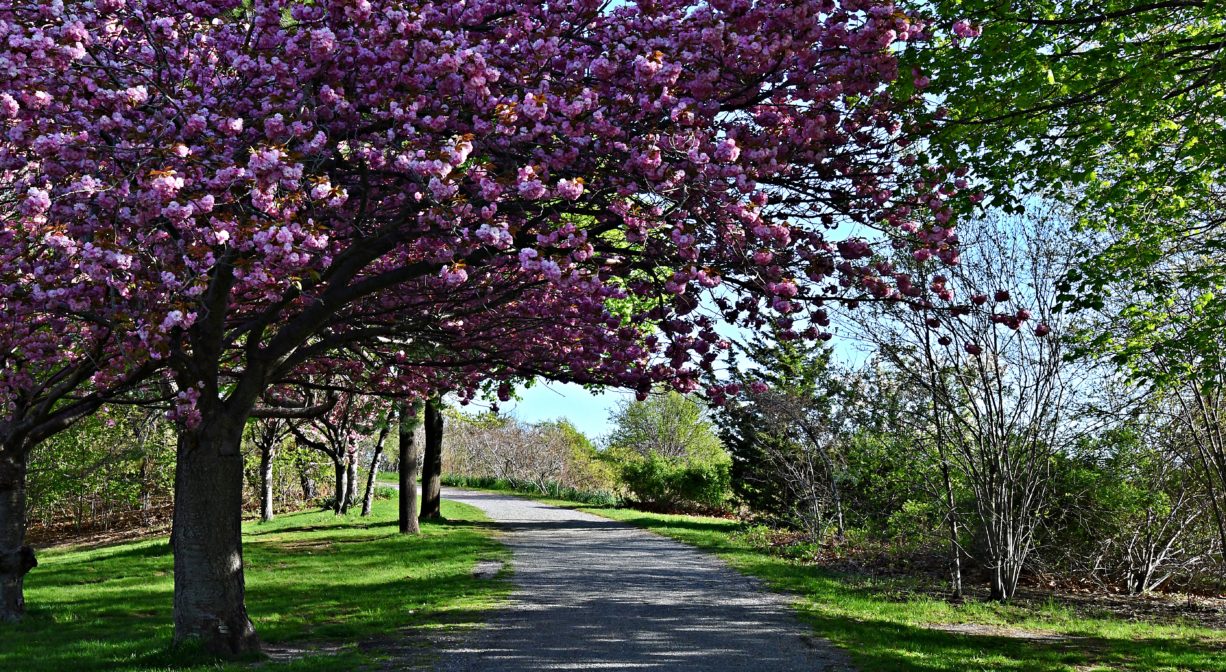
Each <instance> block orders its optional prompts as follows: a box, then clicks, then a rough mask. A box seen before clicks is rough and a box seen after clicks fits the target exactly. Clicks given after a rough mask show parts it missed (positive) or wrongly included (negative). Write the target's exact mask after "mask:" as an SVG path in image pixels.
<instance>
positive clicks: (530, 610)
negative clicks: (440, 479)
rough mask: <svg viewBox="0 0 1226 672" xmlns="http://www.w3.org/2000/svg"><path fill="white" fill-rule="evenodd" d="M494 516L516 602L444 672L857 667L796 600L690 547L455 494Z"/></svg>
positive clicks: (459, 650) (586, 519)
mask: <svg viewBox="0 0 1226 672" xmlns="http://www.w3.org/2000/svg"><path fill="white" fill-rule="evenodd" d="M443 496H444V497H446V498H447V499H451V500H455V501H458V502H464V503H466V504H471V505H473V506H476V507H479V508H481V509H483V510H484V511H485V512H486V514H487V515H489V517H490V518H491V519H493V520H494V521H495V522H497V523H499V527H500V528H501V529H502V531H503V535H502V541H503V542H504V543H505V544H506V545H507V546H508V547H509V548H510V549H511V551H512V554H513V561H512V565H513V566H512V569H513V571H514V574H513V576H512V580H513V582H514V585H515V590H514V593H513V595H512V597H511V601H510V604H508V605H507V606H506V607H504V608H502V609H500V610H498V611H497V612H495V613H494V615H493V616H492V617H491V618H490V621H489V623H488V624H487V625H486V626H485V627H483V628H481V629H478V630H474V631H470V632H469V633H468V635H467V636H466V637H463V638H460V639H458V640H457V641H444V642H439V643H438V645H439V647H440V648H439V649H436V650H435V651H434V653H435V654H437V656H438V658H436V666H435V669H436V670H439V671H440V672H470V671H471V672H475V671H478V670H480V671H482V672H485V671H489V672H494V671H498V672H504V671H505V672H518V671H521V670H522V671H525V672H526V671H528V670H533V671H535V670H670V671H672V670H676V671H682V672H686V671H698V670H702V671H703V672H725V671H727V672H733V671H740V670H751V671H753V672H791V671H793V670H806V671H815V670H823V671H824V670H850V669H851V668H850V666H849V665H848V664H847V662H846V656H845V655H844V654H843V653H842V652H840V651H839V650H838V649H836V648H834V647H833V646H832V645H831V644H829V643H828V642H825V641H822V640H819V639H816V638H814V637H813V636H812V635H811V634H810V632H809V629H808V628H807V627H806V626H804V625H803V624H801V623H800V622H799V621H797V620H796V618H795V617H794V616H793V614H792V613H791V609H790V607H789V605H788V599H787V598H785V597H783V596H780V595H776V594H773V593H770V592H768V591H766V590H765V589H764V588H763V587H762V585H761V584H760V583H759V582H757V581H756V580H754V579H751V578H748V577H745V576H743V575H741V574H739V573H737V572H736V571H734V570H732V569H731V568H730V567H728V566H727V565H726V564H724V562H723V561H721V560H719V559H718V558H715V557H713V556H711V555H708V554H705V553H702V552H700V551H698V550H696V549H694V548H691V547H689V546H686V545H684V544H681V543H678V542H675V541H672V540H670V539H666V538H664V537H661V536H658V535H655V534H652V533H650V532H645V531H643V530H640V529H638V528H635V527H632V526H630V525H626V524H624V523H618V522H615V521H611V520H607V519H604V518H600V517H597V516H593V515H589V514H586V513H580V512H578V511H571V510H569V509H561V508H557V507H553V506H548V505H545V504H541V503H538V502H534V501H531V500H528V499H523V498H519V497H514V496H510V495H501V494H492V493H484V492H472V491H465V490H457V489H453V488H448V489H445V490H444V491H443Z"/></svg>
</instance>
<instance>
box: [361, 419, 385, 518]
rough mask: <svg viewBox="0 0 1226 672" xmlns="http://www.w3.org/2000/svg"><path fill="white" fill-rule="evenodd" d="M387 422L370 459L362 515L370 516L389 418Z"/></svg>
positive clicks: (381, 430)
mask: <svg viewBox="0 0 1226 672" xmlns="http://www.w3.org/2000/svg"><path fill="white" fill-rule="evenodd" d="M387 420H388V422H387V423H385V424H384V425H383V427H381V428H380V429H379V440H378V441H375V454H374V455H372V456H371V458H370V473H368V474H366V493H365V494H364V495H363V496H362V515H363V516H369V515H370V507H371V504H373V503H374V500H375V479H376V478H378V476H379V462H380V461H381V460H382V459H383V443H384V442H385V441H387V433H388V431H390V430H391V424H390V423H391V420H392V418H391V416H390V415H389V416H388V418H387Z"/></svg>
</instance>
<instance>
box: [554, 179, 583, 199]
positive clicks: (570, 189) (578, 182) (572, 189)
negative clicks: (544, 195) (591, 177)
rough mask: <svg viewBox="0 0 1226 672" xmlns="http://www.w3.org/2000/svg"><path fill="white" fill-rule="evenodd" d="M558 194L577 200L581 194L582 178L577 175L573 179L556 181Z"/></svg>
mask: <svg viewBox="0 0 1226 672" xmlns="http://www.w3.org/2000/svg"><path fill="white" fill-rule="evenodd" d="M557 190H558V196H561V197H562V198H564V199H566V200H568V201H577V200H579V197H580V196H582V195H583V178H581V177H577V178H575V179H573V180H559V181H558V188H557Z"/></svg>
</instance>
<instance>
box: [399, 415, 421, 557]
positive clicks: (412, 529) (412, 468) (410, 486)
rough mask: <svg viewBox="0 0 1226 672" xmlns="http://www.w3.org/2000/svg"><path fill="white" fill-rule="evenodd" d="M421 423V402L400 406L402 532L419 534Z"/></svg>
mask: <svg viewBox="0 0 1226 672" xmlns="http://www.w3.org/2000/svg"><path fill="white" fill-rule="evenodd" d="M420 423H421V402H420V401H414V402H412V403H407V404H402V405H401V406H400V428H399V432H400V533H401V534H418V533H419V532H421V525H419V524H418V521H417V475H418V470H417V460H418V458H419V453H418V448H417V426H418V425H419V424H420Z"/></svg>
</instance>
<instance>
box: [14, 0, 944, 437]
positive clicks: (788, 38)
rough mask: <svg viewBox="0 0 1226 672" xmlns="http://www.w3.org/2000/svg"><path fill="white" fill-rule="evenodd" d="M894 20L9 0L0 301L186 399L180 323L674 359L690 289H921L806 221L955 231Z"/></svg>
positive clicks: (447, 366)
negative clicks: (905, 91)
mask: <svg viewBox="0 0 1226 672" xmlns="http://www.w3.org/2000/svg"><path fill="white" fill-rule="evenodd" d="M923 32H924V27H923V26H922V25H920V24H918V23H917V22H914V21H912V20H911V19H909V18H908V17H907V16H906V15H904V14H903V13H902V12H900V11H899V10H898V9H897V8H896V7H895V6H894V5H893V4H892V3H891V2H887V1H884V0H842V1H841V2H834V1H832V0H802V1H795V0H788V1H784V0H769V1H762V2H749V1H747V0H710V1H707V2H701V1H694V0H686V1H682V0H660V1H656V2H642V3H627V4H619V5H614V6H607V4H606V3H604V2H599V1H597V0H579V1H575V2H544V1H541V2H527V1H524V0H517V1H511V0H474V1H472V2H466V3H454V2H426V1H421V0H417V1H414V0H405V1H400V0H398V1H396V2H391V1H376V0H317V1H316V2H313V3H304V2H298V1H292V0H254V1H253V2H242V1H240V0H196V1H190V0H96V1H94V2H58V1H57V2H50V3H49V2H45V1H42V0H39V1H29V2H22V1H15V2H11V3H7V4H6V5H5V6H4V7H3V8H0V39H3V40H4V41H5V44H6V49H5V50H4V52H3V53H2V54H0V179H3V181H4V184H5V189H4V195H3V196H0V217H3V222H4V231H3V235H4V236H5V241H4V242H6V243H7V244H6V245H5V247H7V248H12V249H21V250H25V252H23V254H26V257H25V260H16V261H9V260H5V262H4V263H5V264H6V265H7V264H10V263H11V264H13V268H18V269H20V271H19V272H18V275H19V276H20V279H15V280H14V279H6V282H5V284H4V285H3V286H0V301H2V302H3V305H4V306H5V308H4V312H2V313H0V317H3V318H4V319H5V320H6V325H5V328H6V329H7V328H8V322H11V321H15V320H24V319H29V316H31V315H34V316H38V317H37V320H36V324H37V325H45V328H44V327H42V326H36V327H33V331H35V332H38V333H39V334H40V335H39V336H37V337H35V340H36V341H40V343H39V344H38V345H29V346H26V345H22V346H20V347H21V348H22V349H23V352H24V353H25V355H26V356H27V357H29V358H34V359H37V358H39V357H46V358H51V357H55V356H57V355H56V353H55V350H56V346H55V339H54V337H52V334H53V333H55V332H56V331H59V330H57V329H56V325H57V324H59V323H57V322H55V320H63V319H69V320H72V321H75V322H76V323H79V324H91V325H103V326H104V327H105V328H106V329H109V330H113V331H114V332H115V333H120V334H124V335H125V337H124V339H123V341H124V346H123V347H119V348H116V349H115V352H116V354H117V355H118V358H117V359H116V362H117V364H116V366H120V367H123V366H128V367H130V366H131V365H132V363H133V362H134V361H136V360H139V359H141V358H142V357H148V358H152V360H155V361H157V362H163V363H164V364H165V366H166V367H167V369H168V370H169V371H171V372H173V376H174V378H175V379H176V380H177V381H179V386H180V389H182V390H183V392H182V393H181V394H180V402H181V403H180V406H183V407H184V408H181V409H179V410H178V411H177V412H179V413H183V414H185V415H188V414H189V410H188V408H187V407H190V406H192V405H193V404H197V403H204V401H202V400H200V394H203V395H204V396H205V397H206V398H207V397H208V395H209V394H215V391H216V390H217V389H220V387H218V386H217V385H216V384H214V383H208V384H205V385H204V386H203V387H201V388H199V389H200V390H203V392H201V393H197V392H194V391H191V390H196V389H198V388H197V387H196V382H197V380H198V379H201V378H200V377H201V376H202V375H203V374H201V373H200V372H199V371H200V367H199V366H196V365H194V364H191V362H193V361H195V360H196V359H198V358H201V357H206V356H207V357H211V358H212V360H213V361H220V374H219V375H220V376H221V377H222V378H223V379H224V378H225V377H227V376H229V377H231V378H233V379H239V378H242V377H243V376H246V375H255V374H254V373H251V372H253V371H255V370H256V369H257V367H256V366H255V362H256V361H257V360H258V361H259V362H260V368H259V369H258V370H259V378H260V381H261V383H260V384H263V385H267V384H271V383H274V382H276V381H277V380H280V379H284V378H286V377H289V376H291V375H292V374H294V372H295V371H301V370H303V367H307V368H308V369H309V367H312V366H315V367H319V366H328V367H330V366H336V365H339V364H341V363H343V362H349V363H351V364H352V365H354V366H356V367H360V368H367V369H370V370H372V371H374V373H373V374H370V375H372V377H373V378H374V379H375V380H374V381H373V382H372V384H376V385H380V386H385V387H387V388H388V389H391V388H394V387H395V386H396V385H398V384H399V385H400V386H401V387H403V388H405V389H408V390H412V391H415V393H417V392H421V391H422V389H424V388H429V387H431V386H434V385H442V384H446V385H449V386H453V387H458V388H459V389H462V390H465V391H466V392H467V393H468V394H472V393H474V392H475V390H476V389H477V387H478V386H479V385H480V384H481V381H483V380H487V379H489V378H495V379H499V378H501V379H510V378H514V377H519V376H528V375H545V376H550V377H554V378H562V379H568V380H576V381H579V382H585V383H602V384H615V385H622V386H627V387H631V388H635V389H638V390H639V391H640V392H641V393H646V391H647V390H649V389H650V388H651V386H652V385H653V384H655V383H656V382H660V381H667V382H669V383H671V384H673V385H674V386H675V387H677V388H678V389H682V390H690V389H693V388H694V387H695V386H696V384H697V380H698V377H699V375H700V372H701V370H702V369H703V368H704V367H708V368H709V367H710V366H711V365H712V364H713V362H715V361H716V359H717V357H718V351H719V350H720V349H721V348H723V347H726V343H724V342H723V340H722V339H721V338H720V337H719V336H718V334H717V333H716V325H717V322H718V321H720V320H722V321H727V322H731V323H737V324H742V325H746V326H750V327H760V326H763V325H765V324H767V323H768V322H773V323H775V324H776V325H778V324H784V325H786V326H785V328H784V329H783V330H782V333H783V334H784V335H785V337H796V338H821V337H828V333H827V332H826V329H825V327H826V326H827V325H828V324H829V319H828V317H826V314H825V308H824V307H823V303H824V302H828V301H830V300H840V299H844V298H848V297H854V296H859V295H863V294H866V293H867V294H869V295H872V296H876V297H879V298H888V299H895V298H908V297H910V298H914V297H916V296H917V295H918V294H920V293H922V289H923V288H922V287H918V288H917V286H916V285H915V284H914V283H912V282H911V281H910V279H909V278H908V277H907V276H906V275H905V274H901V273H897V272H895V270H894V269H893V268H892V267H891V266H890V264H889V263H888V262H886V261H882V260H881V258H880V257H878V256H877V255H875V254H874V249H873V242H872V241H869V240H866V239H859V238H858V239H854V240H841V239H838V238H837V237H836V236H835V235H834V234H833V233H832V231H834V230H835V229H836V228H837V227H841V226H845V225H849V224H856V225H861V226H864V227H872V228H876V229H879V230H884V231H886V232H888V234H889V235H890V236H892V237H894V238H897V239H898V240H901V241H903V242H902V243H901V244H903V245H905V246H909V248H910V249H911V250H912V251H913V252H914V254H915V255H916V258H917V259H918V258H921V257H924V258H927V257H929V256H934V257H938V258H939V259H941V260H943V261H945V262H947V263H954V262H955V261H956V236H955V235H954V234H953V233H952V229H951V228H950V224H949V223H948V222H949V221H950V219H951V216H952V212H953V208H952V207H951V199H953V198H955V197H956V195H957V194H959V192H961V191H963V190H964V189H965V188H966V186H967V185H966V184H965V181H964V180H962V179H961V176H955V175H953V174H952V173H951V174H949V175H946V174H945V173H946V172H947V171H946V170H945V169H943V168H941V167H922V168H923V169H922V171H921V167H912V166H913V164H914V160H913V154H912V153H911V150H910V149H909V148H908V144H909V143H908V142H907V138H908V135H909V134H910V133H913V132H914V131H915V129H914V128H913V126H912V120H911V119H912V118H911V114H910V113H911V110H912V109H913V107H912V106H913V105H914V104H915V101H911V100H899V99H897V98H896V97H895V96H894V94H893V93H892V89H891V87H890V84H891V83H892V82H894V81H895V80H896V79H897V78H898V77H899V72H898V62H897V54H896V47H897V46H899V45H901V44H904V43H906V42H907V41H909V40H913V39H918V38H921V37H922V35H923ZM916 173H920V175H919V177H918V178H916V176H915V174H916ZM35 259H37V261H34V260H35ZM6 278H11V276H10V275H6ZM30 288H34V290H33V291H31V289H30ZM703 295H706V297H707V298H705V299H700V298H699V297H701V296H703ZM10 307H11V308H10ZM700 308H711V309H713V310H714V311H715V312H717V313H718V314H714V315H713V314H711V313H712V312H713V311H712V310H706V309H700ZM53 316H54V317H53ZM81 328H82V329H84V327H81ZM40 329H42V330H43V331H39V330H40ZM358 345H360V346H361V348H367V350H366V351H365V354H361V355H358V354H353V353H354V352H356V350H357V349H360V348H358ZM124 362H126V364H125V363H124ZM268 362H271V363H268ZM321 363H323V364H321ZM205 382H208V381H205ZM723 394H724V392H723V391H720V390H716V392H715V393H714V394H713V395H712V396H713V397H715V398H716V399H717V400H718V398H719V397H721V396H722V395H723Z"/></svg>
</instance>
